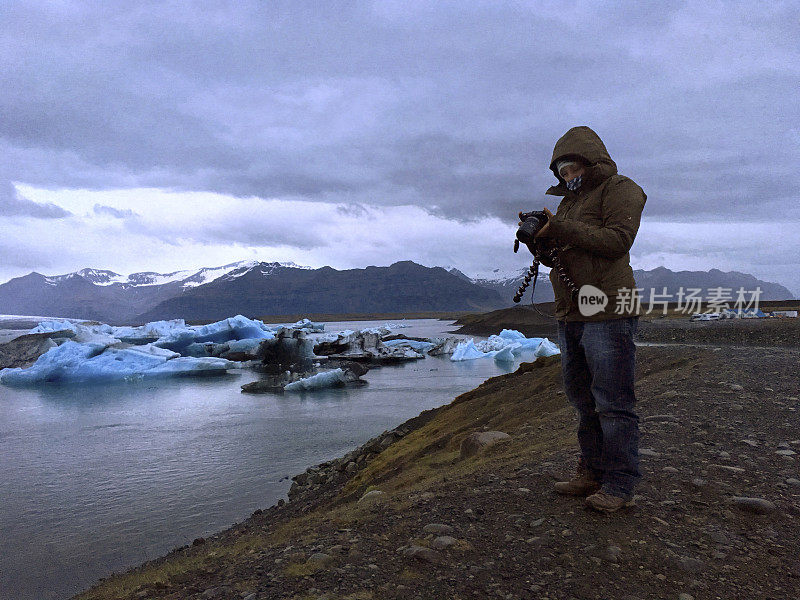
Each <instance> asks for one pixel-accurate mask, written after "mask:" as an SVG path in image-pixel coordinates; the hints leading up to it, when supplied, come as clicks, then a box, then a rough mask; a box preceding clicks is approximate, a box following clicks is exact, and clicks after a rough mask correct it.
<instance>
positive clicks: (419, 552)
mask: <svg viewBox="0 0 800 600" xmlns="http://www.w3.org/2000/svg"><path fill="white" fill-rule="evenodd" d="M403 554H404V555H405V556H407V557H410V558H416V559H419V560H421V561H424V562H429V563H439V562H441V561H442V555H441V554H440V553H439V552H437V551H436V550H433V549H432V548H426V547H425V546H409V547H408V548H406V549H405V550H403Z"/></svg>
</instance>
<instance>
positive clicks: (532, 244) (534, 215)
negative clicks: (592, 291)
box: [514, 210, 579, 302]
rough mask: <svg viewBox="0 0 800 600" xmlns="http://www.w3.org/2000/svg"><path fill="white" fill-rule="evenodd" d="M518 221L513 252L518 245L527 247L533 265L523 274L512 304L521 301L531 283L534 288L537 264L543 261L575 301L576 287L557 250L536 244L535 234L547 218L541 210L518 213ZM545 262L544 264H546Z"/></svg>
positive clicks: (537, 270) (577, 290)
mask: <svg viewBox="0 0 800 600" xmlns="http://www.w3.org/2000/svg"><path fill="white" fill-rule="evenodd" d="M519 220H520V221H522V224H521V225H520V227H519V229H517V236H516V239H515V240H514V252H517V251H518V250H519V243H520V242H522V243H523V244H525V245H526V246H527V247H528V250H530V251H531V254H533V264H532V265H531V266H530V268H529V269H528V272H527V273H526V274H525V277H524V279H523V280H522V284H521V285H520V286H519V289H518V290H517V293H516V294H515V295H514V302H519V301H520V300H522V296H523V294H525V290H526V289H527V288H528V286H529V285H530V284H531V281H533V286H534V289H535V288H536V278H537V277H538V275H539V263H540V262H541V261H542V260H543V259H544V260H546V261H548V262H549V264H552V265H553V266H552V268H553V269H554V270H555V272H556V275H557V276H558V278H559V280H560V281H561V283H563V284H564V286H565V287H566V288H567V290H569V293H570V296H571V297H572V298H573V299H575V298H577V297H578V292H579V289H578V286H577V285H575V282H574V281H573V280H572V278H571V277H570V275H569V273H568V272H567V269H566V267H565V266H564V264H563V263H562V262H561V254H560V252H559V250H558V249H557V248H556V247H554V246H552V245H549V244H537V243H536V241H537V240H536V234H537V233H539V231H541V229H542V227H544V226H545V225H547V221H548V220H549V217H548V216H547V213H546V212H544V211H543V210H534V211H531V212H520V213H519ZM548 262H546V263H545V264H548ZM531 302H533V293H531Z"/></svg>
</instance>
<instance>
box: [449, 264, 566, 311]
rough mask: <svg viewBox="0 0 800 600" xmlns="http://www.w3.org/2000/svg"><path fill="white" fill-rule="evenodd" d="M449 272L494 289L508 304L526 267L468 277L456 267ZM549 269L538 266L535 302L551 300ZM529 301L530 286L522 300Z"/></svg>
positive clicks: (551, 290)
mask: <svg viewBox="0 0 800 600" xmlns="http://www.w3.org/2000/svg"><path fill="white" fill-rule="evenodd" d="M449 272H450V273H453V274H454V275H456V276H459V277H462V278H464V279H465V280H467V281H469V282H471V283H474V284H475V285H478V286H480V287H484V288H488V289H490V290H495V291H496V292H497V293H498V294H500V297H501V298H503V300H506V301H507V302H508V305H511V304H512V303H513V301H512V298H513V297H514V294H516V293H517V289H518V288H519V286H520V285H521V284H522V280H523V278H524V277H525V274H526V273H527V272H528V267H521V268H519V269H511V270H503V269H492V270H490V271H487V272H483V273H477V274H475V275H473V276H472V277H469V276H467V275H465V274H464V273H462V272H461V271H459V270H458V269H456V268H451V269H450V270H449ZM549 273H550V270H549V269H548V268H547V267H540V268H539V275H538V276H537V278H536V288H535V289H534V301H535V302H552V301H553V298H554V295H553V284H552V283H550V276H549ZM530 301H531V290H530V287H529V288H528V289H527V290H526V291H525V295H524V297H523V300H522V302H524V303H529V302H530Z"/></svg>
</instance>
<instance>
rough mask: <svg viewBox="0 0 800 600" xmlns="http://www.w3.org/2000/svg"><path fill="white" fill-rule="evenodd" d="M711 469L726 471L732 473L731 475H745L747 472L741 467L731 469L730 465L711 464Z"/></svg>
mask: <svg viewBox="0 0 800 600" xmlns="http://www.w3.org/2000/svg"><path fill="white" fill-rule="evenodd" d="M708 466H709V467H716V468H717V469H722V470H724V471H730V472H731V473H744V472H745V470H744V469H743V468H741V467H731V466H729V465H717V464H714V463H712V464H710V465H708Z"/></svg>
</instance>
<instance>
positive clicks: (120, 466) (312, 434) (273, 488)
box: [0, 319, 533, 600]
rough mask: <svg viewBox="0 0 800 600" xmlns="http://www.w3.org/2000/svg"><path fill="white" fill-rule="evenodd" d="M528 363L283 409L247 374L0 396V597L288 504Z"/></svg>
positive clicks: (459, 365) (475, 368) (440, 370)
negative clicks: (317, 473) (309, 478)
mask: <svg viewBox="0 0 800 600" xmlns="http://www.w3.org/2000/svg"><path fill="white" fill-rule="evenodd" d="M384 324H385V322H384V321H369V322H366V321H353V322H339V323H327V324H326V327H325V329H326V331H331V332H333V331H341V330H345V329H364V328H368V327H377V326H381V325H384ZM402 324H403V325H405V327H403V328H402V329H397V331H396V332H395V333H401V334H404V335H409V336H420V337H432V336H437V335H441V334H443V333H448V332H450V331H453V330H454V329H455V327H454V326H453V325H452V323H451V322H445V321H438V320H434V319H421V320H409V321H404V322H403V323H402ZM462 337H475V339H476V340H479V339H483V338H480V337H478V336H462ZM520 358H521V359H522V360H532V359H533V357H532V356H530V357H526V356H525V355H523V356H522V357H520ZM520 358H517V360H516V361H515V362H509V363H498V362H495V361H494V360H491V359H481V360H470V361H464V362H453V361H451V360H449V357H447V356H444V357H430V356H428V357H426V358H424V359H421V360H418V361H413V362H409V363H405V364H403V365H400V366H385V367H381V368H378V369H373V370H371V371H370V372H369V373H368V374H367V375H366V376H365V379H366V380H367V381H368V385H367V386H364V387H359V388H338V389H329V390H321V391H315V392H313V393H301V394H288V393H287V394H284V395H251V394H243V393H241V392H240V388H241V386H242V385H243V384H245V383H248V382H250V381H253V380H255V379H257V378H258V375H257V374H256V373H254V372H252V371H250V370H233V371H231V372H230V373H229V374H227V375H223V376H219V377H213V378H202V379H167V380H146V379H145V380H141V381H133V382H121V383H113V384H102V385H98V384H94V385H87V384H83V385H75V384H73V385H59V384H49V385H42V386H37V387H28V388H12V387H7V386H0V398H1V401H0V455H2V457H3V460H2V462H0V480H1V481H3V486H2V488H0V539H2V540H3V542H4V548H3V552H2V553H0V597H2V598H16V599H19V600H34V599H36V600H59V599H63V598H68V597H69V596H70V595H72V594H74V593H76V592H78V591H80V590H81V589H84V588H86V587H88V586H89V585H91V584H92V583H93V582H94V581H96V580H97V579H99V578H100V577H104V576H107V575H109V574H110V573H112V572H118V571H121V570H124V569H126V568H128V567H131V566H133V565H136V564H139V563H141V562H143V561H146V560H150V559H153V558H156V557H158V556H161V555H163V554H165V553H166V552H168V551H169V550H171V549H172V548H175V547H177V546H182V545H184V544H187V543H191V541H192V540H193V539H194V538H197V537H203V536H208V535H211V534H213V533H215V532H218V531H220V530H222V529H225V528H226V527H228V526H230V525H232V524H233V523H235V522H238V521H241V520H243V519H244V518H246V517H247V516H249V515H250V514H251V513H252V512H253V511H254V510H256V509H258V508H262V509H263V508H267V507H269V506H270V505H272V504H274V503H275V502H277V501H278V500H279V499H280V498H283V499H286V498H287V496H286V494H287V491H288V489H289V487H290V485H291V477H292V476H293V475H295V474H298V473H300V472H302V471H304V470H305V469H306V468H307V467H308V466H310V465H313V464H317V463H320V462H323V461H325V460H329V459H331V458H335V457H338V456H341V455H343V454H345V453H346V452H348V451H349V450H351V449H353V448H355V447H357V446H359V445H360V444H362V443H363V442H365V441H366V440H368V439H369V438H371V437H373V436H374V435H376V434H378V433H380V432H382V431H384V430H386V429H391V428H393V427H395V426H397V425H399V424H400V423H402V422H403V421H405V420H407V419H409V418H411V417H413V416H416V415H417V414H419V413H420V412H421V411H423V410H426V409H429V408H433V407H436V406H441V405H443V404H446V403H448V402H449V401H450V400H452V399H453V398H454V397H455V396H457V395H458V394H460V393H463V392H465V391H467V390H470V389H472V388H474V387H475V386H477V385H478V384H479V383H481V382H482V381H484V380H485V379H487V378H489V377H492V376H495V375H498V374H501V373H503V372H509V371H511V370H513V369H515V368H516V366H517V365H518V364H519V360H520Z"/></svg>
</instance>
